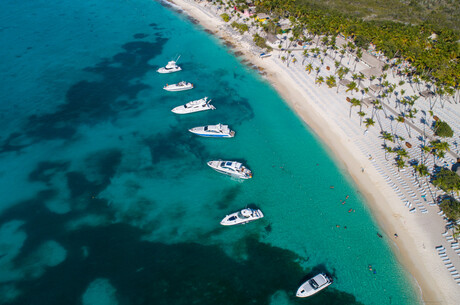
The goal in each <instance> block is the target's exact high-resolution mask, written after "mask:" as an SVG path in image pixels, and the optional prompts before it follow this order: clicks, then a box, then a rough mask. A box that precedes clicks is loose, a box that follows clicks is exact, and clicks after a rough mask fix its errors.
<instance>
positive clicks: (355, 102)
mask: <svg viewBox="0 0 460 305" xmlns="http://www.w3.org/2000/svg"><path fill="white" fill-rule="evenodd" d="M350 104H351V105H350V114H349V115H348V116H349V117H350V118H351V108H353V107H358V106H361V101H360V100H358V99H356V98H352V99H351V100H350Z"/></svg>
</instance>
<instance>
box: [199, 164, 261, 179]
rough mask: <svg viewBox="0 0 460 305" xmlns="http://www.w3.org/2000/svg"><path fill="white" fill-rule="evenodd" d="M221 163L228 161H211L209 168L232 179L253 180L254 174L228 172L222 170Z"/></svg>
mask: <svg viewBox="0 0 460 305" xmlns="http://www.w3.org/2000/svg"><path fill="white" fill-rule="evenodd" d="M221 162H227V161H209V162H208V166H209V167H211V168H212V169H213V170H215V171H216V172H218V173H221V174H224V175H228V176H231V177H235V178H239V179H251V178H252V172H251V171H249V173H248V174H245V173H240V172H233V171H227V170H225V169H222V168H220V167H219V164H220V163H221Z"/></svg>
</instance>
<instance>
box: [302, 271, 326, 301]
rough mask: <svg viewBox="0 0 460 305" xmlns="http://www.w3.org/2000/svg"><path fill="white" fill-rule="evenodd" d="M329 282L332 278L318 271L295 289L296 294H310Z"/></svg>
mask: <svg viewBox="0 0 460 305" xmlns="http://www.w3.org/2000/svg"><path fill="white" fill-rule="evenodd" d="M331 284H332V278H331V277H329V276H328V275H326V274H325V273H320V274H318V275H315V276H314V277H312V278H311V279H309V280H308V281H306V282H305V283H303V284H302V285H300V287H299V289H297V293H296V296H297V297H299V298H306V297H309V296H312V295H314V294H316V293H318V292H320V291H321V290H323V289H324V288H326V287H327V286H329V285H331Z"/></svg>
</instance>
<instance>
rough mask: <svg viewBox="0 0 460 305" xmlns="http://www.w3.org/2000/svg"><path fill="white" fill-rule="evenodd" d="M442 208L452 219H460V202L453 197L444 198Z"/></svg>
mask: <svg viewBox="0 0 460 305" xmlns="http://www.w3.org/2000/svg"><path fill="white" fill-rule="evenodd" d="M441 209H442V211H443V212H444V214H446V216H447V218H449V219H451V220H457V219H460V202H458V201H456V200H455V199H452V198H447V199H444V200H443V201H442V202H441Z"/></svg>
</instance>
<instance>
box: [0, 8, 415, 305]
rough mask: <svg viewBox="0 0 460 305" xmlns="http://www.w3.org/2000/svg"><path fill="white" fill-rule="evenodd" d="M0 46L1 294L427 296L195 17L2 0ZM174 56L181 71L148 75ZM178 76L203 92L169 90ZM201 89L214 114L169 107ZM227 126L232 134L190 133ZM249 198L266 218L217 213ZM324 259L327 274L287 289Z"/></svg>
mask: <svg viewBox="0 0 460 305" xmlns="http://www.w3.org/2000/svg"><path fill="white" fill-rule="evenodd" d="M0 45H2V48H0V58H1V59H2V60H1V61H0V76H1V79H2V82H1V83H0V94H1V98H0V128H1V134H0V135H1V137H0V190H1V194H2V198H1V200H0V295H1V296H2V297H1V298H0V304H47V305H50V304H59V305H60V304H85V305H87V304H88V305H89V304H101V305H105V304H165V305H166V304H201V305H204V304H213V305H215V304H233V305H235V304H273V305H275V304H276V305H278V304H419V301H418V300H417V297H416V295H415V292H414V289H413V288H412V286H411V284H410V281H409V279H408V275H407V273H406V272H405V271H404V270H403V269H402V268H401V266H400V265H399V264H398V262H397V261H396V259H395V257H394V255H393V254H392V253H391V251H390V248H389V245H388V243H390V242H391V240H390V239H388V238H387V237H384V238H383V239H381V238H379V237H378V236H377V232H379V229H378V227H377V226H376V224H375V222H374V221H373V219H372V217H371V215H370V213H369V210H368V209H367V208H366V206H365V204H364V202H363V200H362V198H361V197H360V195H359V193H358V192H357V190H356V189H355V187H354V186H353V184H352V182H351V181H350V179H349V178H348V177H347V175H346V174H345V173H343V172H342V171H341V170H340V169H339V168H338V166H337V164H335V163H334V161H333V160H332V159H331V156H330V155H328V153H327V151H326V150H325V149H324V148H323V146H322V145H321V143H320V142H319V141H318V140H317V139H316V138H315V137H314V136H313V135H312V133H311V132H310V131H309V128H308V127H307V126H306V125H305V124H304V123H302V122H301V121H300V120H299V119H298V118H297V117H296V116H295V115H294V113H293V112H292V111H291V110H290V109H289V108H288V106H287V105H286V104H285V103H284V102H283V101H282V100H281V99H280V97H279V96H278V95H277V94H276V92H275V91H274V90H273V89H272V88H271V87H270V86H269V85H268V84H267V83H266V82H265V81H263V79H261V78H260V77H259V76H258V75H257V73H255V72H254V71H252V70H250V69H248V68H246V67H245V66H244V65H242V64H241V63H240V60H241V59H239V58H237V57H235V56H234V55H233V54H232V53H231V51H230V50H228V49H227V48H226V47H225V46H223V45H222V44H221V43H220V42H219V41H218V40H217V39H215V38H214V37H212V36H210V35H209V34H207V33H206V32H204V31H203V30H202V29H201V28H200V27H198V26H196V25H194V24H193V23H192V22H191V21H190V20H188V19H187V18H186V17H185V16H183V15H180V14H178V13H177V12H174V11H173V10H172V9H171V8H165V7H163V6H162V5H161V4H159V3H157V2H154V1H149V0H124V1H122V0H115V1H113V0H112V1H108V0H97V1H96V0H89V1H73V0H60V1H57V0H47V1H44V0H35V1H32V0H25V1H13V0H3V1H1V2H0ZM178 54H180V55H181V58H180V61H179V64H180V65H181V66H182V68H183V71H182V72H180V73H175V74H170V75H160V74H158V73H156V72H155V70H156V69H157V68H158V67H160V66H162V65H164V64H166V62H167V61H168V60H171V59H172V58H173V57H174V56H176V55H178ZM181 80H187V81H191V82H193V83H194V84H195V86H196V88H195V89H194V90H191V91H186V92H177V93H170V92H166V91H164V90H162V87H163V85H164V84H166V83H174V82H178V81H181ZM204 96H208V97H209V98H211V99H212V103H213V105H214V106H215V107H216V108H217V109H216V110H214V111H207V112H201V113H195V114H189V115H184V116H178V115H175V114H173V113H171V112H170V110H171V109H172V108H173V107H175V106H177V105H181V104H184V103H186V102H188V101H190V100H194V99H198V98H201V97H204ZM219 122H220V123H225V124H229V125H230V127H231V128H232V129H233V130H235V131H236V137H235V138H233V139H206V138H199V137H196V136H194V135H192V134H191V133H189V132H187V129H189V128H191V127H195V126H202V125H205V124H216V123H219ZM212 159H229V160H238V161H242V162H244V163H245V164H247V165H248V167H249V168H250V169H251V170H252V171H253V173H254V178H253V179H251V180H248V181H238V180H235V179H232V178H230V177H228V176H224V175H221V174H218V173H217V172H215V171H213V170H211V169H210V168H209V167H208V166H207V165H206V161H208V160H212ZM331 186H334V188H331ZM346 196H349V198H348V199H346V201H345V204H342V202H343V201H344V200H345V198H346ZM246 205H256V206H258V207H260V208H261V209H262V210H263V212H264V214H265V218H264V219H263V220H260V221H257V222H253V223H250V224H247V225H244V226H234V227H222V226H220V225H219V222H220V220H221V219H222V218H223V217H224V216H225V215H226V214H228V213H230V212H233V211H235V210H238V209H240V208H243V207H245V206H246ZM350 209H351V211H350ZM349 211H350V212H349ZM369 266H371V268H372V271H371V270H369ZM317 271H322V272H327V273H329V274H331V275H332V276H333V278H334V281H335V282H334V284H333V285H332V286H330V287H329V288H328V289H326V290H325V291H323V292H321V293H319V294H318V295H316V296H314V297H311V298H309V299H297V298H295V291H296V289H297V287H298V285H299V284H300V283H301V282H302V280H303V279H305V277H306V276H308V275H313V274H314V273H315V272H317Z"/></svg>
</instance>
